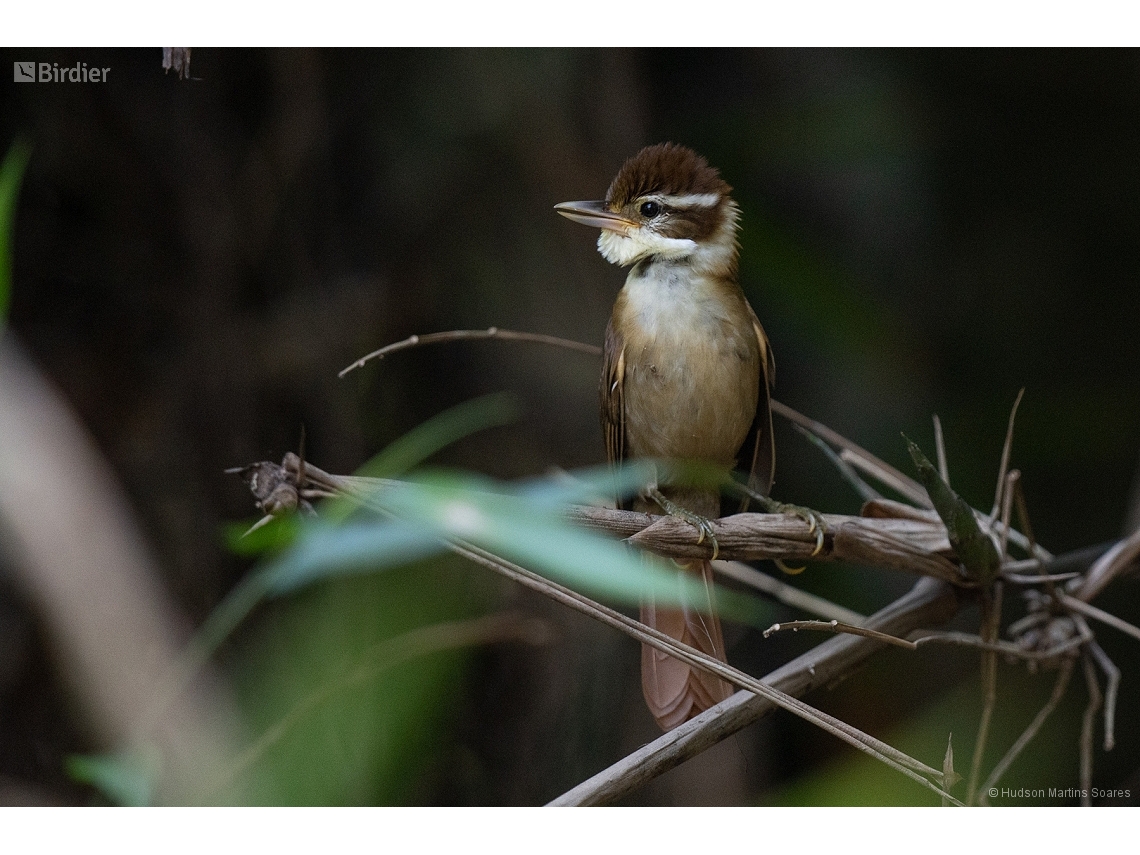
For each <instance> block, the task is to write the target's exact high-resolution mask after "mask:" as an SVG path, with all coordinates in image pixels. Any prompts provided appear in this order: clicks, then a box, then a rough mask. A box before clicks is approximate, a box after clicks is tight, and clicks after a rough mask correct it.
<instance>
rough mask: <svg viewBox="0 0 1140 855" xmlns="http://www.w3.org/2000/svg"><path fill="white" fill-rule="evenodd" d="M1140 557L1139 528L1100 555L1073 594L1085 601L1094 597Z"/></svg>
mask: <svg viewBox="0 0 1140 855" xmlns="http://www.w3.org/2000/svg"><path fill="white" fill-rule="evenodd" d="M1137 558H1140V528H1138V529H1136V531H1134V532H1132V534H1130V535H1129V536H1128V537H1126V538H1124V540H1121V541H1118V542H1117V543H1116V545H1115V546H1113V547H1112V548H1111V549H1109V550H1108V552H1106V553H1105V554H1104V555H1102V556H1101V557H1100V558H1099V559H1098V560H1097V562H1096V563H1095V564H1093V566H1092V567H1091V568H1089V572H1088V576H1087V577H1086V578H1085V581H1084V583H1083V584H1082V585H1081V586H1080V587H1079V588H1077V590H1075V591H1073V592H1072V593H1073V596H1074V597H1076V598H1077V599H1078V600H1084V601H1085V602H1086V603H1087V602H1089V601H1091V600H1093V599H1095V598H1096V596H1097V594H1099V593H1100V592H1101V591H1103V590H1104V589H1105V587H1106V586H1107V585H1108V583H1109V582H1111V581H1112V580H1113V579H1115V578H1116V577H1117V576H1119V575H1120V573H1121V572H1123V571H1124V570H1125V569H1126V568H1127V567H1129V566H1130V565H1131V564H1132V562H1133V561H1135V560H1136V559H1137Z"/></svg>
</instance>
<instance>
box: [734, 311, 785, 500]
mask: <svg viewBox="0 0 1140 855" xmlns="http://www.w3.org/2000/svg"><path fill="white" fill-rule="evenodd" d="M748 314H749V315H751V316H752V328H753V329H754V330H755V331H756V341H757V343H758V344H759V345H760V388H759V390H758V394H757V396H756V417H755V418H754V419H753V420H752V427H751V428H750V429H749V430H748V435H747V436H746V437H745V438H744V444H743V445H741V446H740V451H739V452H738V453H737V460H739V461H740V462H741V463H744V461H746V460H751V466H750V467H749V470H748V473H749V474H748V486H749V487H751V488H752V489H753V490H756V491H757V492H760V493H763V494H764V495H765V496H767V495H768V494H769V492H770V491H771V489H772V480H773V478H774V477H775V475H776V442H775V437H774V435H773V433H772V404H771V397H772V387H773V386H775V384H776V360H775V358H774V357H773V356H772V346H771V345H770V344H769V343H768V336H767V335H766V334H765V333H764V327H762V326H760V321H759V319H758V318H757V317H756V312H754V311H753V310H752V307H751V306H749V307H748ZM747 509H748V500H747V499H745V500H744V501H743V502H741V504H740V511H741V513H743V512H744V511H746V510H747Z"/></svg>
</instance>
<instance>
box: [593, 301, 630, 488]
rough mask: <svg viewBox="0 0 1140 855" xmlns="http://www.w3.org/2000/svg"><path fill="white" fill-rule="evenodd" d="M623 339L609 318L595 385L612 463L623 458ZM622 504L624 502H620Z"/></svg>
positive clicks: (619, 461) (603, 435)
mask: <svg viewBox="0 0 1140 855" xmlns="http://www.w3.org/2000/svg"><path fill="white" fill-rule="evenodd" d="M624 383H625V343H624V342H623V341H622V338H621V336H620V335H618V333H616V332H615V331H614V322H613V320H612V319H611V320H610V322H609V324H608V325H607V326H606V345H605V349H604V351H603V355H602V379H601V382H600V384H599V388H598V397H599V399H600V401H599V402H600V404H601V416H602V437H603V438H604V439H605V443H606V459H607V460H608V461H609V462H610V463H611V464H613V465H615V466H616V465H617V464H619V463H621V462H622V461H623V460H625V397H624V394H623V386H624ZM619 507H621V508H625V509H626V510H628V508H626V507H625V503H621V504H619Z"/></svg>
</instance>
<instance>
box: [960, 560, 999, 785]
mask: <svg viewBox="0 0 1140 855" xmlns="http://www.w3.org/2000/svg"><path fill="white" fill-rule="evenodd" d="M991 590H992V595H991V596H985V597H984V598H983V600H982V640H983V641H984V642H985V643H986V644H987V645H990V644H994V643H995V642H996V641H997V637H998V627H999V625H1000V623H1001V598H1002V585H1001V582H996V583H994V585H993V588H992V589H991ZM996 704H997V654H996V653H994V652H993V651H988V650H987V651H985V652H983V653H982V715H981V718H980V719H979V720H978V735H977V738H976V739H975V740H974V756H973V758H972V759H971V761H970V782H969V784H968V785H967V787H966V804H970V805H972V804H976V801H975V800H976V798H977V795H978V778H979V777H981V774H982V757H983V755H984V754H985V750H986V741H987V740H988V739H989V734H990V721H991V720H992V719H993V714H994V706H995V705H996Z"/></svg>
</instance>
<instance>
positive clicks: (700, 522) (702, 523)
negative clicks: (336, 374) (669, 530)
mask: <svg viewBox="0 0 1140 855" xmlns="http://www.w3.org/2000/svg"><path fill="white" fill-rule="evenodd" d="M647 494H648V496H649V498H651V499H653V501H655V502H656V503H657V504H658V505H660V506H661V510H663V511H665V513H667V514H668V515H669V516H671V517H677V518H678V519H682V520H684V521H685V522H687V523H688V524H689V525H691V526H693V527H694V528H695V529H696V530H697V544H698V545H700V544H702V543H704V542H705V538H708V541H709V545H710V546H711V547H712V559H711V560H713V561H716V558H717V556H718V555H720V544H719V543H717V540H716V534H715V533H714V532H713V527H712V522H711V521H710V520H708V519H706V518H705V517H702V516H701V515H700V514H695V513H693V512H692V511H690V510H689V509H688V508H683V507H681V506H680V505H678V504H677V503H676V502H673V501H670V500H669V499H667V498H666V497H665V495H664V494H663V493H662V492H661V491H660V490H657V489H655V488H654V489H650V490H648V491H647Z"/></svg>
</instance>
